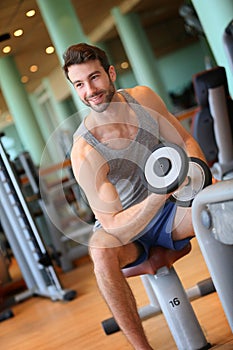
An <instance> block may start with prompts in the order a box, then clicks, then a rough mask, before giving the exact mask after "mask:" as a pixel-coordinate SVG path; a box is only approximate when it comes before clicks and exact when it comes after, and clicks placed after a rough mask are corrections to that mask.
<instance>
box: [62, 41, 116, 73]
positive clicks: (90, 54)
mask: <svg viewBox="0 0 233 350" xmlns="http://www.w3.org/2000/svg"><path fill="white" fill-rule="evenodd" d="M63 59H64V66H63V69H64V72H65V75H66V77H67V79H69V77H68V68H69V67H70V66H72V65H73V64H81V63H84V62H87V61H89V60H99V61H100V63H101V66H102V67H103V68H104V70H105V71H106V73H107V74H108V70H109V67H110V64H109V60H108V57H107V55H106V53H105V52H104V51H103V50H101V49H100V48H99V47H97V46H92V45H89V44H86V43H79V44H76V45H72V46H70V47H68V49H67V50H66V52H65V53H64V55H63Z"/></svg>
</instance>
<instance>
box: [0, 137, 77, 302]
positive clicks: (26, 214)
mask: <svg viewBox="0 0 233 350" xmlns="http://www.w3.org/2000/svg"><path fill="white" fill-rule="evenodd" d="M1 136H3V134H1ZM0 154H1V157H0V180H1V182H0V190H1V204H0V208H1V224H2V227H3V230H4V232H5V235H6V238H7V240H8V242H9V244H10V246H11V249H12V252H13V254H14V256H15V258H16V260H17V262H18V264H19V267H20V270H21V272H22V275H23V278H24V280H25V282H26V285H27V287H28V291H26V292H24V293H22V294H21V296H19V300H23V299H25V298H27V297H29V296H32V295H40V296H44V297H49V298H51V299H52V300H67V301H68V300H72V299H73V298H74V297H75V296H76V291H74V290H64V289H63V288H62V286H61V283H60V281H59V279H58V276H57V274H56V271H55V270H54V267H53V265H52V262H51V258H50V256H49V254H48V252H47V249H46V247H45V245H44V242H43V240H42V238H41V235H40V232H39V230H38V228H37V226H36V224H35V221H34V218H33V216H32V214H31V212H30V210H29V207H28V204H27V202H26V200H25V198H24V195H23V193H22V191H21V189H20V186H19V180H18V178H17V176H16V174H15V171H14V168H13V166H12V164H11V162H10V160H9V158H8V155H7V153H6V151H5V149H4V147H3V144H2V142H1V140H0Z"/></svg>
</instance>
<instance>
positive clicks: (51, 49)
mask: <svg viewBox="0 0 233 350" xmlns="http://www.w3.org/2000/svg"><path fill="white" fill-rule="evenodd" d="M54 51H55V49H54V47H53V46H48V47H46V49H45V52H46V53H47V54H48V55H51V53H54Z"/></svg>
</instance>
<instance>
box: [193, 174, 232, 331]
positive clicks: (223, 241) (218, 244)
mask: <svg viewBox="0 0 233 350" xmlns="http://www.w3.org/2000/svg"><path fill="white" fill-rule="evenodd" d="M232 213H233V179H229V180H224V181H221V182H218V183H216V184H213V185H212V186H209V187H207V188H205V189H204V190H203V191H202V192H200V193H199V194H198V195H197V196H196V197H195V199H194V201H193V206H192V216H193V226H194V231H195V234H196V238H197V241H198V244H199V246H200V249H201V252H202V255H203V257H204V259H205V262H206V265H207V267H208V269H209V271H210V275H211V277H212V279H213V283H214V285H215V288H216V291H217V293H218V296H219V299H220V301H221V303H222V306H223V310H224V312H225V314H226V318H227V320H228V323H229V325H230V327H231V330H232V332H233V293H232V291H233V218H232Z"/></svg>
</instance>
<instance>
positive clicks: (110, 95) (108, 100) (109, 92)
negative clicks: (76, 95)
mask: <svg viewBox="0 0 233 350" xmlns="http://www.w3.org/2000/svg"><path fill="white" fill-rule="evenodd" d="M115 92H116V89H115V86H114V84H113V82H111V81H110V84H109V88H108V90H100V91H98V93H97V94H96V95H98V94H102V93H104V94H105V102H103V103H101V104H99V105H95V104H91V103H90V102H89V101H88V99H87V100H86V99H84V100H83V103H84V104H85V105H86V106H88V107H90V108H91V109H93V111H95V112H97V113H102V112H104V111H106V109H107V108H108V106H109V105H110V103H111V102H112V99H113V96H114V94H115ZM94 96H95V95H93V96H92V97H94Z"/></svg>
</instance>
